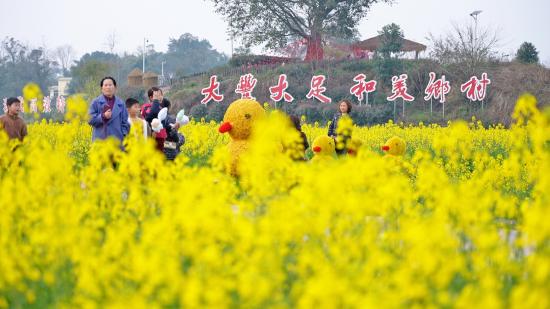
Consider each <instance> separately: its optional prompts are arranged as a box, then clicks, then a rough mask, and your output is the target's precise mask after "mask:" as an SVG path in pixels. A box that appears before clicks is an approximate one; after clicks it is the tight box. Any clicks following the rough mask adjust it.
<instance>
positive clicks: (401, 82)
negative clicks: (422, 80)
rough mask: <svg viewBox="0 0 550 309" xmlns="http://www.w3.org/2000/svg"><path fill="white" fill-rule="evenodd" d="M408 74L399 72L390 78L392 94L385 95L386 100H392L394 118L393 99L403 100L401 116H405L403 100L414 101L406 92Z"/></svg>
mask: <svg viewBox="0 0 550 309" xmlns="http://www.w3.org/2000/svg"><path fill="white" fill-rule="evenodd" d="M408 78H409V76H408V75H407V74H401V75H399V76H394V77H392V78H391V84H392V87H391V88H392V89H391V92H392V95H391V96H389V97H387V99H388V101H392V102H393V118H394V119H395V100H397V99H399V98H401V100H403V116H405V101H407V102H411V101H414V97H413V96H412V95H410V94H408V93H407V79H408Z"/></svg>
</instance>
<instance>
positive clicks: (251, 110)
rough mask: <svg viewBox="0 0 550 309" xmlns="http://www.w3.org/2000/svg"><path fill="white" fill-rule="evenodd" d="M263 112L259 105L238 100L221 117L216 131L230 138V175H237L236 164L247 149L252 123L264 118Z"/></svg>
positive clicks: (248, 100) (252, 101) (254, 102)
mask: <svg viewBox="0 0 550 309" xmlns="http://www.w3.org/2000/svg"><path fill="white" fill-rule="evenodd" d="M264 115H265V111H264V109H263V108H262V106H261V105H260V103H258V102H256V101H254V100H251V99H239V100H236V101H235V102H233V103H231V104H230V105H229V107H228V108H227V111H226V112H225V115H224V117H223V123H222V124H221V126H220V128H219V129H218V131H219V132H220V133H228V134H229V136H230V137H231V141H230V142H229V145H228V149H229V153H230V155H231V171H230V172H231V174H232V175H234V176H237V175H238V170H237V166H238V162H239V157H240V156H241V154H242V153H244V152H246V151H247V150H248V147H249V141H248V138H249V137H250V134H251V132H252V126H253V124H254V122H255V121H256V120H258V119H260V118H262V117H264Z"/></svg>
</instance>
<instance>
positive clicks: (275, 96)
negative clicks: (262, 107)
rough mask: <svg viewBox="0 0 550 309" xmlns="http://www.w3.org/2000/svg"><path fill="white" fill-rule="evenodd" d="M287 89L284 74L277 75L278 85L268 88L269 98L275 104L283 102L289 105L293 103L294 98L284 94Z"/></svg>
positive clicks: (286, 93)
mask: <svg viewBox="0 0 550 309" xmlns="http://www.w3.org/2000/svg"><path fill="white" fill-rule="evenodd" d="M287 88H288V81H287V76H286V74H281V75H279V83H278V84H277V85H275V86H273V87H269V93H270V98H271V99H272V100H273V101H275V102H279V101H281V100H285V102H288V103H290V102H292V101H294V97H293V96H292V95H291V94H290V93H288V92H286V89H287Z"/></svg>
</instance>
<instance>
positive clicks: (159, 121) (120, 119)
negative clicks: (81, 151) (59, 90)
mask: <svg viewBox="0 0 550 309" xmlns="http://www.w3.org/2000/svg"><path fill="white" fill-rule="evenodd" d="M116 85H117V84H116V80H115V79H114V78H112V77H110V76H108V77H105V78H103V79H102V80H101V82H100V84H99V86H100V87H101V95H100V96H98V97H97V98H95V99H94V100H93V101H92V103H91V104H90V109H89V116H90V117H89V121H88V123H89V124H90V125H91V126H92V128H93V130H92V141H95V140H98V139H100V140H103V139H106V138H109V137H114V138H116V139H118V140H119V141H120V143H121V147H123V144H122V142H123V140H124V138H125V137H126V136H127V135H129V134H133V135H135V137H137V138H140V137H143V138H145V139H147V138H153V139H155V142H156V148H157V149H158V150H159V151H160V152H162V153H163V154H164V155H165V156H166V158H167V159H168V160H174V159H175V158H176V157H177V155H178V154H179V153H180V147H181V146H182V145H183V144H184V143H185V138H184V136H183V135H182V134H181V133H179V132H178V129H179V128H180V126H181V125H182V124H184V123H186V121H177V120H176V117H174V116H171V115H169V114H168V111H169V110H170V106H171V104H170V101H169V100H168V99H167V98H165V97H164V95H163V93H162V90H161V89H160V88H158V87H152V88H151V89H149V90H148V91H147V96H148V98H149V102H148V103H145V104H143V105H142V106H140V103H139V101H138V100H137V99H135V98H127V99H126V101H125V102H123V101H122V99H121V98H119V97H117V96H116V95H115V94H116ZM163 109H164V110H165V111H164V113H163V112H162V111H163ZM161 114H162V116H161ZM187 121H188V119H187Z"/></svg>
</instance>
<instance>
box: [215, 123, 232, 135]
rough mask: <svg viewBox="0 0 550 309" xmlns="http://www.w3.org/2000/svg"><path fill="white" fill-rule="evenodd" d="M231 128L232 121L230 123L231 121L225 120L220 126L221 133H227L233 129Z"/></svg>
mask: <svg viewBox="0 0 550 309" xmlns="http://www.w3.org/2000/svg"><path fill="white" fill-rule="evenodd" d="M231 128H233V127H232V126H231V123H229V122H224V123H222V125H221V126H220V128H219V129H218V131H220V133H226V132H229V131H231Z"/></svg>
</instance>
